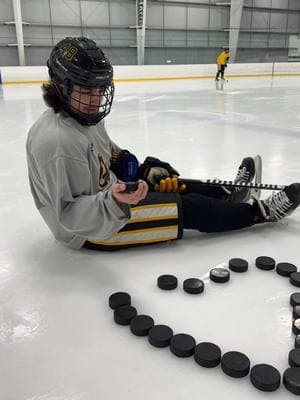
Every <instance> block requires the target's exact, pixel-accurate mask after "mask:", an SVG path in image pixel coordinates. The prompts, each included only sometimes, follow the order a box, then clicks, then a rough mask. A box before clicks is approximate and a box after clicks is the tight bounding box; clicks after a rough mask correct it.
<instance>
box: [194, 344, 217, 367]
mask: <svg viewBox="0 0 300 400" xmlns="http://www.w3.org/2000/svg"><path fill="white" fill-rule="evenodd" d="M194 359H195V361H196V363H197V364H199V365H201V367H205V368H213V367H216V366H217V365H219V364H220V362H221V350H220V348H219V347H218V346H217V345H216V344H214V343H210V342H202V343H199V344H197V346H196V347H195V351H194Z"/></svg>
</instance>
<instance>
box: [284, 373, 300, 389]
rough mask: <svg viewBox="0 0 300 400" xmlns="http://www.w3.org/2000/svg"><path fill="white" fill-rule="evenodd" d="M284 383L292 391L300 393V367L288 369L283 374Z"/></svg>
mask: <svg viewBox="0 0 300 400" xmlns="http://www.w3.org/2000/svg"><path fill="white" fill-rule="evenodd" d="M283 384H284V386H285V387H286V388H287V390H289V391H290V392H291V393H294V394H297V395H300V368H296V367H291V368H288V369H286V370H285V371H284V374H283Z"/></svg>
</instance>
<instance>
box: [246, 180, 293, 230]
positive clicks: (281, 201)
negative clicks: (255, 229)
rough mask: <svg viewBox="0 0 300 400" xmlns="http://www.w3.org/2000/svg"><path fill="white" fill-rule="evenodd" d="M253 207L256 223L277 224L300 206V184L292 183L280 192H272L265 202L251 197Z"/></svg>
mask: <svg viewBox="0 0 300 400" xmlns="http://www.w3.org/2000/svg"><path fill="white" fill-rule="evenodd" d="M253 200H254V203H253V206H254V207H257V221H256V222H257V223H260V222H278V221H280V220H281V219H283V218H284V217H286V216H288V215H290V214H292V212H293V211H295V210H296V208H297V207H298V206H299V204H300V183H293V184H291V185H289V186H288V187H286V188H285V189H283V190H281V191H280V192H273V193H272V194H271V196H269V197H268V198H267V199H266V200H259V199H256V198H255V196H254V197H253Z"/></svg>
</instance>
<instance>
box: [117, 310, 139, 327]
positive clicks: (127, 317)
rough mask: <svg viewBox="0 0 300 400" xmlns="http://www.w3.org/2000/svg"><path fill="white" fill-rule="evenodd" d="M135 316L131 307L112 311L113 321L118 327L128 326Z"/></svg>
mask: <svg viewBox="0 0 300 400" xmlns="http://www.w3.org/2000/svg"><path fill="white" fill-rule="evenodd" d="M136 315H137V311H136V309H135V308H134V307H132V306H121V307H119V308H116V309H115V311H114V320H115V322H116V323H117V324H119V325H129V324H130V321H131V320H132V318H134V317H135V316H136Z"/></svg>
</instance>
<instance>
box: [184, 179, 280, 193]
mask: <svg viewBox="0 0 300 400" xmlns="http://www.w3.org/2000/svg"><path fill="white" fill-rule="evenodd" d="M178 184H179V185H180V184H185V185H188V184H201V185H209V186H225V187H228V188H235V187H240V188H245V187H246V188H251V189H261V190H283V189H285V188H286V187H287V186H285V185H271V184H268V183H234V182H233V181H222V180H219V179H206V180H198V179H184V178H178Z"/></svg>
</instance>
